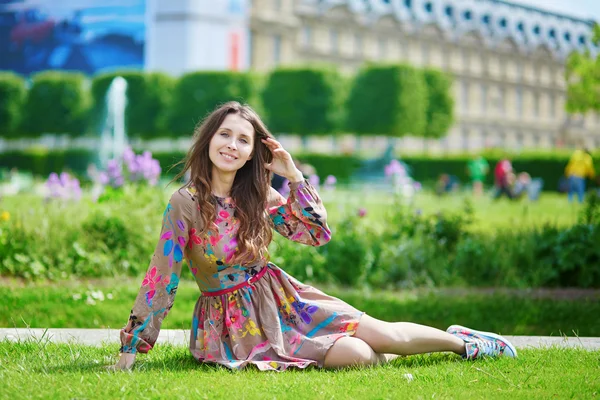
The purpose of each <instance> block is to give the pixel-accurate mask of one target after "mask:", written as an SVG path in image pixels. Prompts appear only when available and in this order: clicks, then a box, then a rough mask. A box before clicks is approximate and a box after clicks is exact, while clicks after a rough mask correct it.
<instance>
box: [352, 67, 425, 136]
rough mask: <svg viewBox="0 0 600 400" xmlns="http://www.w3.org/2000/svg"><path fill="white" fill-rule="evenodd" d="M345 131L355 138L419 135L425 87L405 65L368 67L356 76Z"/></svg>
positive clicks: (420, 77)
mask: <svg viewBox="0 0 600 400" xmlns="http://www.w3.org/2000/svg"><path fill="white" fill-rule="evenodd" d="M346 111H347V119H346V128H347V130H348V131H349V132H355V133H359V134H380V135H391V136H403V135H407V134H412V135H415V136H419V135H421V134H423V132H424V129H425V127H426V120H425V117H426V111H427V86H426V82H425V79H424V77H423V73H422V72H421V71H420V70H418V69H416V68H413V67H411V66H409V65H369V66H366V67H365V68H363V69H361V70H360V71H359V72H358V74H357V75H356V77H355V79H354V82H353V84H352V88H351V90H350V94H349V96H348V100H347V103H346Z"/></svg>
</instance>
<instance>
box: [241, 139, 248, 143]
mask: <svg viewBox="0 0 600 400" xmlns="http://www.w3.org/2000/svg"><path fill="white" fill-rule="evenodd" d="M240 141H241V142H242V143H248V141H247V140H246V139H240Z"/></svg>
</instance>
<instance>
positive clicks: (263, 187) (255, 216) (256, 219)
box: [172, 101, 273, 265]
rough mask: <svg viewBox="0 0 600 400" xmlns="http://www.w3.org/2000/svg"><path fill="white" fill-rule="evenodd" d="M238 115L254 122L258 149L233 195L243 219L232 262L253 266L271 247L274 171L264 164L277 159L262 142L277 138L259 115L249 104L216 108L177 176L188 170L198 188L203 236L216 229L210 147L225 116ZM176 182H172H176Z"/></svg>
mask: <svg viewBox="0 0 600 400" xmlns="http://www.w3.org/2000/svg"><path fill="white" fill-rule="evenodd" d="M229 114H237V115H239V116H240V117H242V118H244V119H245V120H247V121H248V122H250V123H251V124H252V127H253V128H254V149H253V155H252V158H251V159H250V160H248V161H247V162H246V164H244V166H243V167H242V168H240V169H239V170H238V171H237V173H236V174H235V179H234V181H233V186H232V187H231V192H230V196H231V197H232V200H233V202H234V204H235V215H236V218H237V219H238V220H239V221H240V226H239V230H238V235H237V241H238V250H237V252H236V253H235V255H234V257H233V259H232V263H236V264H241V265H250V264H251V263H253V262H256V261H258V260H260V259H266V258H267V257H268V254H267V246H268V245H269V243H270V242H271V239H272V236H273V233H272V231H271V223H270V220H269V219H268V218H267V217H266V215H265V209H266V204H267V199H268V195H269V190H270V186H271V185H270V183H271V176H272V173H271V172H270V171H269V170H268V169H266V168H265V167H264V164H265V163H270V162H271V161H272V159H273V155H272V154H271V151H270V150H269V149H268V148H267V147H266V146H265V145H264V144H263V143H262V142H261V139H262V138H267V137H273V135H272V134H271V132H269V130H268V129H267V127H266V126H265V124H264V123H263V122H262V120H261V119H260V117H259V116H258V114H257V113H256V112H255V111H254V110H253V109H252V108H251V107H250V106H248V105H247V104H244V105H242V104H240V103H238V102H237V101H231V102H228V103H225V104H223V105H221V106H220V107H218V108H216V109H215V110H214V111H213V112H212V113H210V114H209V115H208V116H207V117H206V118H204V120H203V121H202V122H200V123H199V124H198V125H197V126H196V128H195V129H194V137H193V140H192V142H193V144H192V147H191V148H190V150H189V151H188V153H187V156H186V158H185V159H184V160H183V161H182V162H181V163H180V164H182V163H183V164H184V167H183V170H182V171H181V172H180V173H179V174H178V175H177V176H176V177H175V178H173V181H177V180H179V179H180V178H181V177H183V176H184V175H185V174H186V173H187V172H188V171H189V172H190V178H189V181H188V182H186V184H185V185H184V187H195V188H196V197H197V201H198V205H199V210H200V215H201V220H202V228H201V229H202V231H201V234H202V236H205V235H206V234H207V233H208V232H209V231H216V225H215V224H214V220H215V218H216V209H215V205H216V204H215V202H216V200H215V198H214V197H213V195H212V192H211V173H212V162H211V160H210V158H209V154H208V149H209V145H210V141H211V139H212V137H213V136H214V135H215V133H216V132H217V130H218V129H219V127H220V126H221V124H222V123H223V121H224V120H225V118H226V117H227V116H228V115H229ZM173 181H172V182H173Z"/></svg>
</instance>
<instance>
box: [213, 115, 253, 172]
mask: <svg viewBox="0 0 600 400" xmlns="http://www.w3.org/2000/svg"><path fill="white" fill-rule="evenodd" d="M253 149H254V127H253V126H252V124H251V123H250V122H248V121H247V120H245V119H244V118H242V117H241V116H240V115H238V114H229V115H227V117H225V120H223V123H222V124H221V126H220V127H219V129H217V132H215V134H214V135H213V137H212V139H211V140H210V144H209V147H208V156H209V158H210V161H212V164H213V167H214V168H217V169H218V170H219V171H222V172H235V171H237V170H239V169H240V168H242V167H243V166H244V164H246V161H248V160H249V159H250V158H252V153H253Z"/></svg>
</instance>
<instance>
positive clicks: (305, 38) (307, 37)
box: [302, 26, 312, 47]
mask: <svg viewBox="0 0 600 400" xmlns="http://www.w3.org/2000/svg"><path fill="white" fill-rule="evenodd" d="M311 44H312V29H311V27H310V26H304V28H302V45H303V46H304V47H310V45H311Z"/></svg>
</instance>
